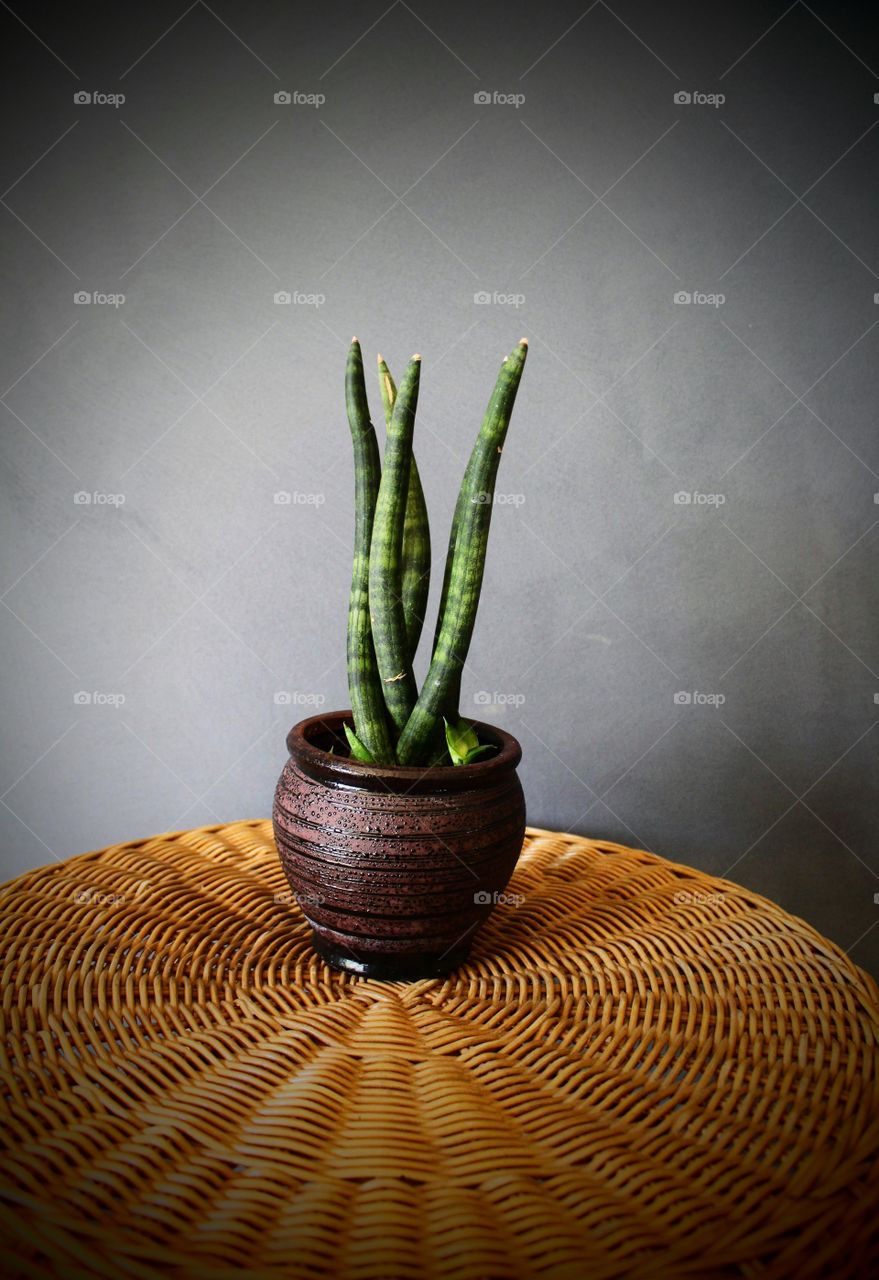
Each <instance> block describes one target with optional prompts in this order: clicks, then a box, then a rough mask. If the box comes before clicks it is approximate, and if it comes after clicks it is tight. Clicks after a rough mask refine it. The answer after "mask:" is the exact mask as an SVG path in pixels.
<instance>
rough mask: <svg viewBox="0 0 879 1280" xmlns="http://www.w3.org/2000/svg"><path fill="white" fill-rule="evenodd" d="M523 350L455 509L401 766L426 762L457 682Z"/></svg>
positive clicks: (508, 367) (501, 382)
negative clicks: (425, 667)
mask: <svg viewBox="0 0 879 1280" xmlns="http://www.w3.org/2000/svg"><path fill="white" fill-rule="evenodd" d="M527 354H528V344H527V342H526V341H525V340H524V339H523V340H522V342H520V344H519V346H518V347H517V348H516V350H515V351H514V352H513V353H512V354H511V355H510V356H508V357H507V359H506V360H505V361H504V363H503V365H502V366H501V371H500V374H499V376H498V380H497V383H496V385H495V389H494V392H493V394H492V397H491V400H490V401H489V404H488V409H487V411H486V414H485V418H484V420H483V423H482V428H481V430H480V432H479V436H478V438H477V441H476V444H475V446H474V449H473V453H472V454H471V457H470V461H469V463H468V464H467V470H466V472H465V474H464V481H463V484H462V486H461V493H460V495H459V501H458V505H457V508H456V514H457V527H456V529H455V539H454V548H453V549H452V562H451V565H450V566H449V565H447V568H446V574H447V591H446V601H445V607H444V609H443V613H442V617H441V620H440V626H439V635H438V637H437V642H436V645H435V648H434V654H433V659H432V661H431V664H430V670H429V671H428V673H427V678H426V680H425V682H424V685H423V687H422V690H421V694H420V696H419V698H418V701H417V704H416V706H415V708H414V709H413V711H412V714H411V715H410V717H409V720H408V722H407V724H406V726H405V728H404V730H403V732H402V734H401V735H400V738H399V741H398V742H397V759H398V760H399V762H400V764H425V763H428V756H429V752H430V751H431V750H432V749H433V748H434V746H435V742H436V731H437V726H438V724H441V718H442V715H443V713H444V710H445V709H446V708H447V706H448V699H449V695H450V691H453V690H455V689H456V687H457V684H458V682H460V676H461V671H462V669H463V666H464V662H465V660H466V657H467V652H468V650H469V647H470V640H471V637H472V634H473V624H474V622H475V619H476V610H477V607H478V605H479V594H480V591H481V588H482V575H483V571H484V568H485V550H486V545H487V543H488V531H489V525H490V523H491V509H492V505H493V501H494V484H495V479H496V476H497V469H498V465H499V463H500V456H501V450H502V449H503V444H504V440H505V438H506V434H507V428H508V426H509V423H510V416H511V414H512V411H513V405H514V403H515V399H516V392H517V390H518V387H519V381H520V379H521V377H522V370H523V368H524V365H525V357H526V356H527ZM454 714H456V709H455V710H454V711H453V715H454Z"/></svg>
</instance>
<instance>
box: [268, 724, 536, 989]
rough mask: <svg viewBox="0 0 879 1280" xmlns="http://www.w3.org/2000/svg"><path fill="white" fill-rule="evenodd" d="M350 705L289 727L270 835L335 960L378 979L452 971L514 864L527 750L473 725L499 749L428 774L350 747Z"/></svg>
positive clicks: (322, 947) (324, 949)
mask: <svg viewBox="0 0 879 1280" xmlns="http://www.w3.org/2000/svg"><path fill="white" fill-rule="evenodd" d="M350 719H351V713H350V712H349V711H335V712H330V713H328V714H326V715H321V716H313V717H311V718H310V719H308V720H303V721H302V722H301V723H300V724H297V725H295V726H294V727H293V728H292V729H291V730H290V733H289V734H288V736H287V748H288V750H289V752H290V758H289V760H288V761H287V764H286V765H285V767H284V770H283V772H282V774H281V777H280V779H279V780H278V786H277V789H276V792H275V803H274V810H273V822H274V830H275V841H276V843H277V847H278V853H279V855H280V858H281V862H282V865H283V867H284V871H285V873H286V875H287V879H288V881H289V884H290V888H291V890H292V892H293V895H294V896H295V898H296V900H297V902H298V903H299V905H300V907H301V908H302V910H303V912H304V914H305V915H306V917H307V918H308V920H309V921H310V923H311V924H312V926H313V928H314V933H315V945H316V946H317V949H318V950H319V951H320V952H321V953H322V954H323V955H325V956H326V958H327V959H329V960H330V961H331V963H333V964H335V965H337V966H338V967H342V968H347V969H350V970H352V971H353V972H357V973H363V974H366V975H367V976H374V977H400V978H404V977H414V976H428V975H430V974H437V975H438V974H441V973H444V972H448V971H449V970H450V969H451V968H453V967H454V966H455V964H457V963H460V961H461V959H463V957H464V956H465V955H466V952H467V950H468V949H469V946H470V943H471V942H472V939H473V936H474V934H475V933H476V930H477V928H478V927H479V925H480V924H481V922H482V921H483V920H484V919H485V918H486V917H487V916H488V914H489V913H490V911H491V910H492V908H493V907H494V905H495V902H496V900H497V896H498V895H499V894H501V893H502V892H503V890H504V888H505V886H506V884H507V882H508V880H509V878H510V876H511V874H512V872H513V868H514V867H515V865H516V860H517V859H518V856H519V852H520V850H521V847H522V838H523V835H524V831H525V800H524V796H523V794H522V787H521V784H520V782H519V778H518V775H517V773H516V766H517V765H518V763H519V760H520V759H521V755H522V752H521V748H520V746H519V744H518V742H517V741H516V740H515V738H513V737H511V736H510V734H508V733H504V732H503V730H501V729H498V728H497V727H496V726H494V725H489V724H481V723H479V722H477V725H476V728H477V732H478V734H479V738H480V741H481V742H490V743H492V744H493V745H495V746H496V747H497V748H498V750H497V752H496V753H495V754H494V755H492V756H490V757H487V758H485V759H484V760H481V761H479V762H478V763H476V764H472V765H462V766H459V767H452V766H445V767H438V768H432V769H422V768H403V767H399V766H385V767H382V766H377V765H368V764H362V763H360V762H359V761H356V760H353V759H351V758H349V757H348V756H347V755H337V754H330V750H329V749H330V747H331V746H332V747H334V748H335V751H336V752H339V751H341V752H344V751H346V750H347V747H346V745H345V739H344V734H343V730H342V725H343V723H344V722H345V721H346V720H347V721H348V722H349V723H350Z"/></svg>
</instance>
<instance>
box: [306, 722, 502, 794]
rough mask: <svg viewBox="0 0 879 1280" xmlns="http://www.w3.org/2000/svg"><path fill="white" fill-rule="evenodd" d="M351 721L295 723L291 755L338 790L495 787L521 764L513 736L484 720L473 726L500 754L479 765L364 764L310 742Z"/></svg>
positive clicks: (337, 730) (397, 790)
mask: <svg viewBox="0 0 879 1280" xmlns="http://www.w3.org/2000/svg"><path fill="white" fill-rule="evenodd" d="M346 720H347V721H349V722H350V721H352V720H353V716H352V713H351V711H350V710H346V711H327V712H324V713H323V714H321V715H317V716H309V717H308V719H306V720H300V721H299V723H298V724H294V726H293V728H292V729H291V730H290V732H289V733H288V734H287V750H288V751H289V753H290V756H291V757H292V758H293V759H294V760H295V761H296V763H297V764H298V766H299V767H300V768H301V769H302V770H303V771H304V772H305V773H307V774H309V775H310V776H311V777H313V778H318V779H320V780H323V781H326V782H329V783H331V784H333V785H335V786H348V787H354V788H357V789H360V790H368V791H394V792H403V793H408V792H411V793H413V794H415V793H424V792H433V791H459V790H468V789H476V788H481V787H489V786H494V785H495V784H496V783H497V782H498V781H499V780H500V778H501V777H502V776H503V775H504V774H507V773H510V772H512V771H513V770H514V769H515V768H516V765H517V764H518V763H519V761H520V760H521V759H522V748H521V746H520V745H519V743H518V742H517V741H516V739H515V738H514V737H513V735H512V734H510V733H506V732H505V731H504V730H503V729H499V728H498V726H497V725H494V724H486V723H484V722H483V721H481V720H473V721H472V722H471V723H472V724H473V725H474V727H475V728H476V731H477V733H478V734H479V738H480V741H481V742H490V743H492V744H493V745H495V746H496V747H497V748H498V750H497V752H496V754H495V755H493V756H490V757H489V758H488V759H485V760H477V761H476V762H475V763H474V764H464V765H434V766H431V767H428V768H422V767H421V766H419V765H400V764H394V765H376V764H365V763H364V762H363V761H361V760H353V759H351V757H350V756H335V755H330V753H329V752H328V751H325V750H324V749H323V748H322V747H319V746H317V745H316V744H315V743H314V742H313V741H312V740H311V739H312V737H313V736H315V735H317V734H319V733H330V734H336V735H342V734H343V733H344V730H343V729H342V725H343V723H344V722H345V721H346Z"/></svg>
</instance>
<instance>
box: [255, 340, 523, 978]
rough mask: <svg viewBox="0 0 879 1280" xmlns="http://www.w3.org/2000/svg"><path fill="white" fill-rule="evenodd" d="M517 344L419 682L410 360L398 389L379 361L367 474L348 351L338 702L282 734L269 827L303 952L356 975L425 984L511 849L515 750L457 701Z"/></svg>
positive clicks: (356, 367) (454, 947)
mask: <svg viewBox="0 0 879 1280" xmlns="http://www.w3.org/2000/svg"><path fill="white" fill-rule="evenodd" d="M527 352H528V343H527V341H526V340H525V339H524V338H523V339H522V341H521V342H520V343H519V345H518V346H517V347H516V349H515V350H514V351H513V352H512V353H511V355H509V356H508V357H507V358H506V360H504V362H503V364H502V366H501V370H500V374H499V375H498V379H497V383H496V385H495V388H494V391H493V393H492V396H491V399H490V400H489V403H488V408H487V410H486V413H485V417H484V419H483V422H482V427H481V429H480V431H479V435H478V437H477V440H476V443H475V445H474V448H473V452H472V454H471V456H470V460H469V462H468V464H467V469H466V471H465V474H464V479H463V481H462V484H461V489H460V492H459V494H458V501H457V504H456V507H455V513H454V518H453V520H452V528H451V533H450V536H449V543H448V552H447V555H446V564H445V574H444V577H443V586H442V593H441V597H440V603H439V612H438V618H437V623H436V629H435V633H434V640H433V648H432V653H431V659H430V665H429V670H428V672H427V675H426V677H425V679H424V681H423V683H422V685H421V688H420V690H419V688H418V686H417V684H416V680H415V675H414V673H413V669H412V661H413V657H414V655H415V650H416V648H417V645H418V641H419V638H420V636H421V630H422V626H423V622H424V612H425V605H426V601H427V594H428V585H429V576H430V534H429V530H428V519H427V510H426V506H425V501H424V494H423V491H422V487H421V482H420V479H419V475H418V468H417V466H416V463H415V458H414V456H413V452H412V439H413V430H414V425H415V411H416V408H417V403H418V388H419V378H420V372H421V357H420V356H417V355H415V356H413V357H412V359H411V360H410V362H409V365H408V367H407V369H406V372H405V374H404V376H403V378H402V380H401V383H400V387H399V391H398V390H397V388H396V387H395V385H394V381H393V379H392V377H391V374H390V372H389V370H388V367H387V365H386V364H385V362H384V361H383V360H382V358H381V356H379V358H378V363H379V384H380V389H381V398H382V403H383V406H384V413H385V422H386V430H387V435H386V443H385V450H384V462H383V465H382V463H381V461H380V459H379V450H378V442H377V439H376V433H375V429H374V427H373V425H372V421H371V419H370V415H369V406H368V403H367V396H366V386H365V381H364V374H363V358H362V354H361V350H360V344H359V342H358V341H357V339H356V338H354V339H353V340H352V342H351V347H350V350H349V352H348V361H347V368H346V377H345V393H346V406H347V412H348V422H349V426H350V428H351V436H352V440H353V445H354V474H355V531H354V570H353V577H352V583H351V597H350V604H349V610H348V638H347V661H348V690H349V695H350V701H351V709H350V711H337V712H332V713H330V714H326V715H320V716H313V717H312V718H310V719H308V720H304V721H302V722H301V723H300V724H297V725H295V726H294V727H293V728H292V729H291V730H290V733H289V734H288V736H287V748H288V751H289V753H290V755H289V760H288V761H287V764H286V766H285V767H284V770H283V772H282V774H281V777H280V779H279V781H278V785H277V788H276V791H275V802H274V808H273V822H274V831H275V840H276V843H277V847H278V852H279V855H280V858H281V862H282V864H283V867H284V871H285V873H286V875H287V879H288V881H289V883H290V887H291V889H292V891H293V895H294V896H295V898H296V899H297V901H298V902H299V904H300V906H301V907H302V908H303V910H304V913H305V915H306V917H307V919H308V920H309V922H310V924H311V926H312V928H313V931H314V946H315V948H316V950H317V951H318V953H319V954H320V955H322V956H323V957H324V958H325V959H326V960H327V961H329V963H330V964H331V965H333V966H335V967H336V968H340V969H345V970H349V971H351V972H353V973H358V974H361V975H364V976H366V977H373V978H396V979H412V978H419V977H435V976H440V975H443V974H445V973H448V972H450V971H451V970H452V969H453V968H455V966H456V965H458V964H460V963H461V961H462V960H463V959H464V958H465V957H466V955H467V953H468V951H469V949H470V945H471V943H472V940H473V935H474V934H475V932H476V930H477V928H478V927H479V925H480V924H481V923H482V921H483V920H485V918H486V917H487V916H488V914H489V913H490V912H491V910H492V908H493V906H494V905H495V902H496V901H497V898H498V895H499V894H500V893H501V892H502V891H503V889H504V887H505V886H506V884H507V881H508V880H509V878H510V875H511V874H512V871H513V868H514V866H515V864H516V860H517V858H518V856H519V852H520V849H521V846H522V836H523V834H524V830H525V801H524V797H523V794H522V787H521V784H520V782H519V779H518V776H517V773H516V766H517V764H518V763H519V760H520V759H521V755H522V752H521V748H520V746H519V744H518V742H516V740H515V739H514V738H513V737H511V736H510V735H509V734H507V733H504V732H503V731H502V730H500V729H498V728H496V727H494V726H493V725H489V724H482V723H480V722H478V721H477V722H471V721H468V720H464V719H462V718H461V715H460V712H459V706H458V704H459V699H460V690H461V675H462V671H463V668H464V663H465V661H466V658H467V652H468V649H469V645H470V639H471V636H472V634H473V624H474V621H475V618H476V610H477V606H478V603H479V596H480V590H481V586H482V576H483V570H484V566H485V550H486V543H487V539H488V531H489V524H490V522H491V512H492V505H493V499H494V485H495V479H496V476H497V470H498V465H499V463H500V457H501V451H502V449H503V444H504V439H505V437H506V433H507V427H508V426H509V422H510V416H511V414H512V410H513V404H514V402H515V398H516V391H517V389H518V386H519V381H520V378H521V376H522V369H523V367H524V364H525V357H526V355H527Z"/></svg>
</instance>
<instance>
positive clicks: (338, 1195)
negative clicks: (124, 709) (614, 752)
mask: <svg viewBox="0 0 879 1280" xmlns="http://www.w3.org/2000/svg"><path fill="white" fill-rule="evenodd" d="M285 888H286V886H285V884H284V881H283V878H282V874H281V870H280V867H279V864H278V861H277V856H276V854H275V851H274V846H273V843H272V834H271V827H270V824H269V823H267V822H250V823H246V822H242V823H236V824H234V825H231V826H224V827H219V828H204V829H200V830H196V831H188V832H183V833H179V834H176V835H165V836H157V837H155V838H153V839H149V840H143V841H138V842H136V843H132V844H126V845H117V846H115V847H113V848H109V849H105V850H103V851H101V852H99V853H94V854H86V855H83V856H81V857H78V858H73V859H71V860H70V861H68V862H66V863H63V864H60V865H54V866H50V867H46V868H44V869H42V870H39V871H34V872H31V873H28V874H26V875H24V876H21V877H19V879H17V880H15V881H13V882H12V883H11V884H10V885H8V886H6V888H5V889H4V890H3V895H4V897H3V919H4V928H5V934H6V941H5V946H4V967H5V971H4V982H5V988H4V998H3V1033H4V1035H3V1044H4V1049H3V1053H4V1056H3V1060H2V1065H0V1069H2V1076H3V1083H4V1093H5V1103H4V1105H5V1109H6V1112H7V1115H6V1117H5V1124H4V1132H5V1138H4V1142H5V1145H6V1148H7V1150H6V1153H5V1156H4V1160H3V1172H2V1192H0V1228H2V1234H3V1237H4V1240H3V1246H4V1255H5V1261H4V1263H3V1270H4V1271H5V1273H6V1274H8V1275H26V1276H33V1277H36V1276H40V1277H42V1276H65V1277H67V1276H70V1277H95V1276H101V1277H114V1280H118V1278H119V1277H129V1276H130V1277H152V1276H157V1275H159V1274H164V1275H168V1276H196V1275H198V1276H200V1275H205V1276H213V1277H218V1278H219V1280H222V1278H223V1277H228V1276H233V1275H236V1276H237V1275H241V1274H246V1275H251V1276H257V1277H258V1276H265V1277H281V1276H284V1277H325V1276H326V1277H342V1278H344V1280H348V1278H349V1277H350V1278H351V1280H396V1278H400V1280H403V1278H407V1277H413V1278H415V1277H418V1280H421V1278H422V1277H432V1276H437V1277H440V1276H441V1277H456V1278H460V1280H487V1278H488V1280H495V1278H498V1280H499V1278H505V1277H532V1276H533V1277H536V1276H542V1277H578V1278H579V1277H581V1276H586V1275H588V1276H590V1277H592V1278H602V1277H616V1276H645V1277H646V1276H657V1275H658V1276H669V1277H677V1276H717V1277H721V1276H723V1277H726V1276H743V1277H758V1276H760V1277H763V1276H797V1277H799V1278H801V1277H808V1276H851V1277H857V1278H858V1280H860V1278H861V1277H865V1276H868V1275H869V1274H870V1272H871V1270H872V1272H873V1274H876V1268H877V1266H879V1253H877V1251H879V1213H877V1208H879V1206H877V1186H879V1169H877V1151H879V1087H877V1065H879V1059H877V1023H879V1019H877V991H876V987H875V985H874V984H873V982H872V981H871V979H869V978H868V977H867V976H866V975H864V974H863V973H861V972H860V971H859V970H858V969H857V968H855V966H854V965H852V964H851V963H850V962H849V961H848V960H847V959H846V957H845V955H844V954H843V953H842V952H841V951H840V950H839V949H838V948H836V947H835V946H834V945H833V944H831V943H829V942H827V941H826V940H825V939H823V938H822V937H820V935H818V934H817V933H815V931H814V930H812V929H811V928H809V927H808V926H807V925H805V924H804V923H803V922H802V921H800V920H797V919H794V918H792V917H790V916H788V915H786V914H785V913H784V912H782V911H781V910H780V909H779V908H778V907H776V906H774V905H773V904H772V903H770V902H768V901H766V900H765V899H763V898H760V897H757V896H755V895H753V894H750V893H748V892H746V891H745V890H743V889H740V888H738V887H737V886H735V885H732V884H730V883H728V882H725V881H718V880H713V879H710V878H708V877H706V876H704V875H702V874H700V873H697V872H695V871H692V870H689V869H687V868H686V867H681V866H676V865H674V864H671V863H669V862H666V861H663V860H662V859H660V858H657V857H655V856H653V855H652V854H647V853H642V852H637V851H634V850H631V849H625V848H622V847H620V846H616V845H611V844H605V843H597V842H592V841H588V840H584V839H580V838H577V837H573V836H568V835H556V834H553V833H551V832H543V831H536V830H533V829H531V830H529V833H528V836H527V839H526V847H525V850H524V852H523V856H522V859H521V861H520V863H519V867H518V869H517V871H516V874H515V876H514V879H513V881H512V883H511V885H510V886H509V889H508V898H507V900H506V901H503V902H501V903H500V904H499V906H498V907H497V910H496V911H495V913H494V915H493V916H492V918H491V920H490V921H489V923H488V925H487V926H486V927H485V928H484V929H483V931H482V933H481V934H480V936H479V937H478V939H477V941H476V943H475V946H474V951H473V955H472V958H471V960H470V961H469V962H468V964H467V965H466V966H465V967H464V968H463V969H462V970H460V971H459V972H458V973H456V974H455V975H454V976H453V977H451V978H449V979H446V980H442V981H438V980H432V981H423V982H417V983H413V984H410V985H405V984H379V983H375V982H364V981H362V980H360V979H357V978H353V977H350V976H342V975H339V974H336V973H333V972H331V971H329V970H328V969H327V968H326V967H325V966H324V965H323V964H322V963H320V962H318V961H317V960H316V959H315V958H314V956H313V955H312V953H311V950H310V947H309V933H308V928H307V926H306V924H305V921H304V920H303V918H302V916H301V914H300V913H299V910H298V908H297V907H296V906H295V905H294V906H292V907H291V906H289V905H287V904H286V903H284V902H278V901H276V899H275V895H276V894H283V891H284V890H285ZM520 899H521V900H520Z"/></svg>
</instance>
